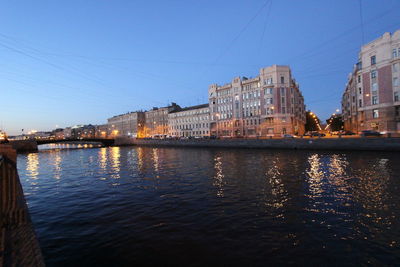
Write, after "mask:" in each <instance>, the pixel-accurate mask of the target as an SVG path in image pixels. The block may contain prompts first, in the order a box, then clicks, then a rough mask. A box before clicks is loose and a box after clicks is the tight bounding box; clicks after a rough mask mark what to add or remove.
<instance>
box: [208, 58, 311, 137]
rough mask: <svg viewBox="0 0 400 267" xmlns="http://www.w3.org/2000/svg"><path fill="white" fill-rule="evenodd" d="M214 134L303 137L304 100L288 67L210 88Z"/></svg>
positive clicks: (273, 69) (236, 79)
mask: <svg viewBox="0 0 400 267" xmlns="http://www.w3.org/2000/svg"><path fill="white" fill-rule="evenodd" d="M208 94H209V105H210V127H211V135H217V136H233V137H235V136H248V137H251V136H254V137H255V136H274V135H276V136H280V135H282V134H303V133H304V125H305V105H304V98H303V96H302V94H301V92H300V89H299V85H298V84H297V83H296V81H295V80H294V79H293V77H292V74H291V70H290V68H289V67H288V66H277V65H273V66H271V67H267V68H263V69H261V70H260V75H259V76H257V77H255V78H246V77H243V78H240V77H236V78H234V79H233V81H232V82H231V83H228V84H225V85H222V86H220V85H217V84H213V85H211V86H210V87H209V89H208Z"/></svg>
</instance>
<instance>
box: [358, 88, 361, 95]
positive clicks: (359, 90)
mask: <svg viewBox="0 0 400 267" xmlns="http://www.w3.org/2000/svg"><path fill="white" fill-rule="evenodd" d="M358 93H359V94H360V95H361V94H362V91H361V87H359V88H358Z"/></svg>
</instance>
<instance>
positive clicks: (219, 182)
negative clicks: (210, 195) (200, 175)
mask: <svg viewBox="0 0 400 267" xmlns="http://www.w3.org/2000/svg"><path fill="white" fill-rule="evenodd" d="M214 169H215V175H214V181H213V185H214V186H215V187H216V188H217V196H219V197H223V196H224V177H225V176H224V173H223V169H222V156H218V155H215V157H214Z"/></svg>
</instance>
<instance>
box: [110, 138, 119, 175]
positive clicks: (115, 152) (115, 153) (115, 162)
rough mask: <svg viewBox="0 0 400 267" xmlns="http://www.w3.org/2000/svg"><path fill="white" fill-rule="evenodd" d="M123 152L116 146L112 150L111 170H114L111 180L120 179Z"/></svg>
mask: <svg viewBox="0 0 400 267" xmlns="http://www.w3.org/2000/svg"><path fill="white" fill-rule="evenodd" d="M120 158H121V150H120V148H119V147H118V146H114V147H112V148H111V168H112V170H113V174H112V175H111V178H114V179H119V178H121V177H120V171H121V169H120V166H121V161H120Z"/></svg>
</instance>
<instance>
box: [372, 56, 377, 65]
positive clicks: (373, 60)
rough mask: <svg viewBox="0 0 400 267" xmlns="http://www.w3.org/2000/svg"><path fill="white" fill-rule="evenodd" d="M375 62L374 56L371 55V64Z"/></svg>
mask: <svg viewBox="0 0 400 267" xmlns="http://www.w3.org/2000/svg"><path fill="white" fill-rule="evenodd" d="M375 64H376V56H372V57H371V65H375Z"/></svg>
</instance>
